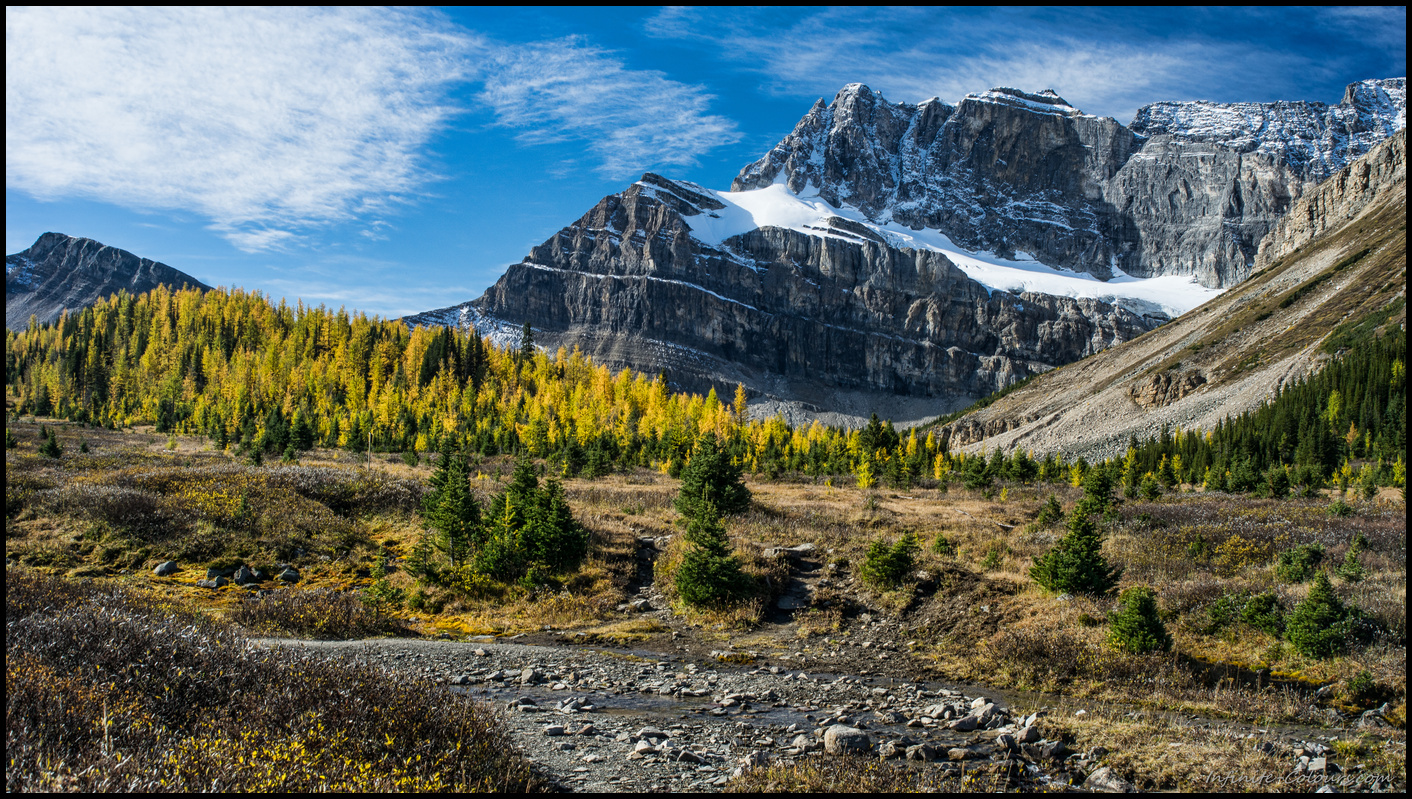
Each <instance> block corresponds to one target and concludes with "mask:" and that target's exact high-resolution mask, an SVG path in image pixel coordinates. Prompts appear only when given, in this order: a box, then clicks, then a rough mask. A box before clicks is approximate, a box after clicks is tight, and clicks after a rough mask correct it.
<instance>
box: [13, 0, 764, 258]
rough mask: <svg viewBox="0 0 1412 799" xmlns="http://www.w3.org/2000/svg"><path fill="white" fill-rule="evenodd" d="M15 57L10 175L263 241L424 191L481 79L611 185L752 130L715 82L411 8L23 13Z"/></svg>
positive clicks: (34, 189) (514, 113)
mask: <svg viewBox="0 0 1412 799" xmlns="http://www.w3.org/2000/svg"><path fill="white" fill-rule="evenodd" d="M5 66H6V76H5V162H6V164H5V166H6V168H5V175H6V186H7V187H9V188H14V189H18V190H21V191H24V192H26V193H28V194H30V195H32V196H35V197H38V198H40V199H60V198H73V197H84V198H90V199H97V200H101V201H105V202H109V203H113V204H117V205H121V206H123V207H127V208H133V209H142V210H161V211H172V210H181V211H190V212H194V213H197V214H200V215H201V216H203V217H205V218H206V219H208V220H209V223H210V227H211V228H212V229H213V230H215V231H217V232H218V233H219V234H220V235H222V236H224V237H225V238H226V239H227V240H229V241H230V242H231V243H233V244H234V245H235V246H237V247H239V248H241V249H243V250H247V251H258V250H268V249H278V248H281V247H287V246H290V245H292V244H293V243H295V242H297V241H299V240H300V239H301V237H303V236H304V235H305V234H306V233H307V232H308V231H309V230H311V229H315V228H318V227H320V226H324V225H327V224H329V223H336V222H344V221H348V220H361V219H363V218H365V217H370V216H375V215H378V214H384V213H386V212H387V211H389V210H392V209H393V208H395V207H396V206H400V205H403V204H405V203H407V202H410V201H414V200H416V199H418V198H419V197H421V196H423V195H424V193H425V191H426V187H427V186H428V185H429V184H430V183H431V182H432V181H434V180H436V179H437V178H438V176H437V175H436V174H435V173H434V170H433V167H432V166H431V165H430V160H429V158H428V154H427V149H428V146H429V142H430V141H431V140H432V138H433V137H434V136H436V135H437V134H439V133H441V132H443V131H445V130H446V129H447V127H448V124H449V123H450V121H451V120H452V118H453V117H454V116H455V115H457V114H459V113H463V112H465V111H468V110H470V109H467V108H464V107H461V106H459V105H458V104H457V103H456V102H455V100H454V96H455V95H456V94H458V93H459V94H464V91H463V90H464V89H465V88H466V87H469V86H474V85H475V84H476V83H480V84H482V86H483V89H482V90H481V92H480V95H481V96H480V99H481V100H482V101H483V102H484V103H485V104H486V105H487V106H488V107H489V108H490V109H491V110H492V111H493V113H494V115H495V120H496V122H497V123H499V124H502V125H506V126H510V127H513V128H515V129H518V130H520V131H522V133H521V134H520V139H521V140H522V141H523V142H524V143H525V144H526V145H534V144H536V143H544V142H548V141H552V140H556V139H557V140H573V141H579V142H582V143H583V146H584V151H585V155H586V156H587V160H588V161H589V162H590V163H591V164H592V168H595V169H597V170H599V171H601V172H603V173H606V174H608V175H611V176H614V177H619V176H625V175H628V174H631V173H633V172H635V171H641V170H642V169H644V168H646V167H648V166H652V165H655V164H670V163H674V164H690V163H692V162H693V161H694V160H695V159H696V158H697V157H698V156H699V155H701V154H702V153H703V152H705V151H706V150H708V149H710V148H711V147H714V146H717V145H719V144H723V143H728V142H730V141H734V140H735V139H734V137H735V136H737V135H738V134H737V133H736V132H735V126H734V124H733V123H732V122H730V121H729V120H726V119H724V118H722V117H719V116H715V115H712V114H710V113H708V112H707V106H708V104H709V102H710V99H711V98H710V96H709V95H707V94H706V93H705V92H704V91H703V90H701V88H700V87H696V86H688V85H684V84H680V83H676V82H673V81H671V80H668V79H667V78H665V77H664V76H663V75H661V74H660V73H657V72H644V71H633V70H630V69H628V68H626V67H625V66H624V65H623V63H622V62H621V61H619V60H617V59H616V58H614V57H613V56H612V54H611V53H607V52H604V51H601V50H599V49H596V48H594V47H592V46H591V45H589V44H587V43H585V42H582V41H579V40H566V41H558V42H552V43H544V44H530V45H527V46H526V45H517V46H510V45H508V44H505V43H499V42H495V41H492V40H489V39H487V38H486V37H483V36H481V35H479V34H477V33H475V32H473V31H468V30H465V29H463V28H458V27H456V26H454V25H452V24H450V23H449V22H447V21H446V20H444V19H443V18H441V17H440V16H438V15H435V14H430V13H423V12H415V11H400V10H387V9H361V8H334V9H310V8H262V9H248V8H247V9H217V8H143V9H133V8H111V9H110V8H100V9H92V8H90V9H72V8H35V9H17V8H7V9H6V12H5ZM364 235H365V237H367V238H370V239H375V238H376V237H377V236H378V235H379V234H378V229H377V227H376V226H373V227H371V228H368V229H366V230H365V233H364Z"/></svg>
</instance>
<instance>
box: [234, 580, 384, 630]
mask: <svg viewBox="0 0 1412 799" xmlns="http://www.w3.org/2000/svg"><path fill="white" fill-rule="evenodd" d="M230 620H231V621H233V622H235V623H236V624H239V625H240V626H242V627H244V628H246V629H248V630H250V631H252V632H256V633H260V634H264V635H295V636H308V637H311V638H322V639H350V638H367V637H369V636H375V635H391V634H408V633H410V632H411V631H410V630H408V629H407V628H406V627H405V626H404V624H403V623H402V622H401V621H399V620H397V619H395V618H392V617H390V616H385V615H383V614H381V613H379V612H378V611H377V609H376V608H375V607H370V606H369V605H368V604H365V603H364V602H363V601H361V599H360V598H359V597H358V596H357V595H355V594H350V593H344V592H342V591H333V590H330V589H327V588H315V589H309V590H299V589H292V588H287V589H281V590H278V591H274V592H272V593H269V594H265V595H264V596H261V597H250V598H247V599H245V600H244V601H243V602H241V603H240V604H239V605H238V606H236V608H235V609H234V610H232V611H231V613H230Z"/></svg>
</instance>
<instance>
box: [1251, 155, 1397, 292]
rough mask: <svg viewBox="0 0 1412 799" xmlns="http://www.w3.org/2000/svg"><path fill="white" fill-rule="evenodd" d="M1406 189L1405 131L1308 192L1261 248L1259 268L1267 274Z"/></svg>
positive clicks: (1280, 222) (1256, 266) (1257, 267)
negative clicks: (1279, 262) (1272, 266)
mask: <svg viewBox="0 0 1412 799" xmlns="http://www.w3.org/2000/svg"><path fill="white" fill-rule="evenodd" d="M1406 184H1407V130H1406V128H1404V129H1402V130H1400V131H1398V132H1397V133H1395V134H1393V135H1392V137H1390V138H1389V139H1387V140H1386V141H1384V142H1383V143H1382V144H1379V145H1378V146H1377V147H1375V148H1373V150H1372V151H1371V152H1369V153H1368V155H1367V157H1365V158H1361V159H1359V160H1358V161H1356V162H1355V163H1353V164H1352V165H1350V167H1349V168H1348V169H1346V170H1344V171H1342V172H1339V173H1338V174H1336V175H1334V176H1333V177H1332V178H1330V179H1329V180H1327V181H1325V182H1324V183H1323V184H1321V185H1320V186H1319V187H1318V188H1316V189H1314V190H1312V191H1310V192H1307V193H1306V194H1305V195H1304V196H1303V197H1301V198H1300V200H1299V202H1298V203H1296V204H1295V206H1294V208H1292V209H1290V212H1289V213H1288V214H1286V215H1285V216H1284V218H1282V219H1281V220H1280V221H1279V224H1277V225H1276V226H1275V229H1274V230H1272V231H1271V232H1270V235H1268V236H1266V237H1265V238H1264V240H1263V241H1261V242H1260V252H1259V254H1258V255H1257V257H1256V259H1255V268H1256V269H1257V270H1259V269H1263V268H1265V267H1267V266H1269V265H1270V264H1272V263H1274V262H1275V261H1277V260H1279V259H1280V258H1283V257H1284V256H1286V255H1288V254H1289V253H1291V252H1293V251H1294V250H1295V249H1297V248H1299V247H1302V246H1304V245H1305V244H1307V243H1308V242H1310V241H1312V240H1313V239H1314V238H1316V237H1318V236H1319V235H1321V234H1322V233H1324V232H1325V231H1329V230H1334V229H1337V228H1339V227H1342V226H1343V225H1345V224H1347V223H1348V222H1349V220H1352V219H1355V218H1357V217H1358V216H1359V215H1360V214H1362V213H1363V211H1364V210H1365V209H1367V207H1368V206H1369V205H1370V204H1371V203H1374V202H1377V201H1380V200H1382V199H1383V198H1385V197H1386V195H1387V192H1388V191H1390V190H1397V189H1399V188H1400V187H1402V186H1406Z"/></svg>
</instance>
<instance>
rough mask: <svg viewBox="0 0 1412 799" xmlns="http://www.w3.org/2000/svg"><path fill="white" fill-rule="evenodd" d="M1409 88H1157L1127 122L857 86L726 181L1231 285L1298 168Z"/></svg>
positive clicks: (1311, 173) (1370, 141)
mask: <svg viewBox="0 0 1412 799" xmlns="http://www.w3.org/2000/svg"><path fill="white" fill-rule="evenodd" d="M1404 86H1405V80H1403V79H1401V78H1397V79H1390V80H1382V81H1363V82H1361V83H1357V84H1353V85H1351V86H1350V87H1349V88H1348V91H1347V92H1346V93H1345V98H1344V102H1343V103H1341V104H1339V105H1337V106H1328V105H1325V104H1323V103H1235V104H1216V103H1158V104H1155V105H1151V106H1146V107H1144V108H1143V109H1142V110H1140V111H1139V112H1138V115H1137V117H1136V119H1135V120H1134V123H1133V126H1132V127H1131V128H1127V127H1124V126H1122V125H1121V124H1119V123H1118V122H1117V121H1116V120H1113V119H1109V118H1101V117H1096V116H1092V115H1089V114H1084V113H1082V112H1081V111H1079V110H1078V109H1076V108H1074V107H1073V106H1071V105H1069V104H1068V103H1067V102H1065V101H1064V100H1063V98H1061V97H1060V96H1059V95H1057V94H1055V93H1054V92H1053V91H1048V90H1047V91H1044V92H1040V93H1038V94H1031V93H1027V92H1023V91H1019V90H1016V89H1003V88H1002V89H992V90H990V91H988V92H981V93H978V94H973V95H969V96H967V97H966V98H965V99H963V100H962V101H961V102H960V103H959V104H958V105H956V106H955V107H952V106H949V105H947V104H946V103H943V102H941V101H940V100H929V101H927V102H924V103H921V104H920V105H910V104H907V103H890V102H888V101H886V100H885V99H884V98H883V97H882V95H881V94H879V93H877V92H874V91H872V90H870V89H868V88H867V87H866V86H863V85H861V84H851V85H849V86H846V87H844V89H843V90H842V91H840V92H839V93H838V95H837V96H836V97H835V98H834V101H833V103H831V104H829V105H824V103H823V101H820V102H818V103H816V104H815V105H814V107H813V108H812V109H810V111H809V113H807V114H806V115H805V116H804V118H803V119H801V120H800V122H799V124H798V125H797V126H796V127H795V129H794V131H793V132H792V133H791V134H790V135H789V136H787V137H785V139H784V140H783V141H781V142H780V144H779V145H777V146H776V147H775V148H774V149H772V150H771V151H770V152H769V153H767V154H766V155H765V156H764V157H763V158H761V159H760V160H759V161H756V162H755V163H753V164H751V165H749V166H747V167H746V168H745V169H743V170H742V171H741V173H740V174H739V176H737V177H736V179H735V181H734V183H733V184H732V188H733V189H734V190H742V189H750V188H760V187H762V186H767V185H770V184H772V183H776V182H783V183H785V184H786V185H788V186H789V188H790V189H791V190H792V191H794V192H796V193H799V192H805V191H815V190H816V191H817V192H818V193H819V196H820V197H822V198H823V199H825V200H826V201H828V202H829V203H830V204H833V205H835V206H841V205H845V204H846V205H850V206H852V207H855V208H858V209H859V210H861V211H863V212H864V213H865V214H866V215H867V216H868V218H869V219H871V220H873V221H876V222H889V221H893V222H897V223H900V224H904V225H908V226H910V227H913V228H914V229H917V228H924V227H925V228H932V229H935V230H939V231H941V232H942V233H945V234H946V235H947V236H948V237H950V238H951V239H952V240H953V241H955V242H957V243H958V244H961V245H962V246H964V247H967V248H969V249H973V250H987V251H991V252H995V253H998V254H1001V255H1003V256H1006V257H1013V256H1014V255H1015V254H1016V253H1021V252H1023V253H1029V254H1031V255H1033V256H1034V257H1036V258H1037V259H1038V260H1039V261H1041V262H1043V263H1045V264H1048V265H1051V266H1058V267H1064V268H1068V269H1074V270H1077V271H1082V272H1088V273H1090V274H1093V275H1096V276H1099V277H1102V278H1107V277H1109V276H1111V275H1112V270H1113V269H1114V268H1117V269H1120V270H1121V271H1123V272H1125V273H1127V274H1129V275H1134V276H1138V277H1150V276H1156V275H1172V274H1176V275H1193V276H1195V277H1196V278H1197V279H1199V280H1200V281H1201V282H1202V284H1203V285H1206V286H1212V287H1227V286H1231V285H1235V284H1236V283H1239V282H1240V281H1241V280H1243V279H1244V278H1245V277H1246V276H1247V275H1248V274H1249V272H1250V267H1251V263H1252V261H1253V259H1254V256H1255V252H1256V247H1257V246H1258V244H1259V242H1260V240H1261V239H1262V238H1263V237H1264V236H1265V234H1266V233H1268V232H1269V230H1270V229H1271V228H1272V227H1273V225H1274V224H1275V222H1276V220H1278V219H1279V217H1280V216H1282V215H1283V214H1284V213H1285V212H1286V211H1287V210H1288V209H1289V207H1290V205H1291V203H1292V202H1293V201H1294V200H1295V199H1297V198H1298V197H1299V195H1300V193H1301V192H1302V190H1303V189H1304V187H1305V186H1306V184H1308V183H1309V182H1311V181H1317V180H1321V179H1323V178H1324V177H1325V176H1327V175H1328V174H1330V173H1332V172H1336V171H1337V170H1338V169H1341V168H1342V167H1343V166H1345V165H1346V164H1348V163H1349V162H1351V161H1352V160H1354V159H1355V158H1357V157H1358V156H1360V155H1362V154H1363V153H1365V152H1367V151H1368V150H1369V149H1371V147H1373V146H1376V144H1377V143H1378V142H1379V141H1381V140H1383V139H1384V138H1386V137H1387V136H1389V135H1391V134H1392V133H1393V132H1395V131H1396V130H1398V129H1402V128H1405V127H1406V96H1405V91H1404V88H1403V87H1404Z"/></svg>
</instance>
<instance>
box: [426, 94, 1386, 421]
mask: <svg viewBox="0 0 1412 799" xmlns="http://www.w3.org/2000/svg"><path fill="white" fill-rule="evenodd" d="M1404 85H1405V82H1404V81H1402V80H1401V79H1398V80H1392V81H1368V82H1364V83H1360V84H1354V85H1353V86H1351V87H1350V88H1349V90H1348V92H1347V93H1346V97H1345V102H1344V103H1341V104H1340V105H1338V106H1325V105H1322V104H1317V103H1285V104H1279V103H1272V104H1240V105H1231V106H1217V105H1214V104H1209V103H1205V104H1202V103H1181V104H1159V106H1149V107H1147V108H1144V109H1143V110H1142V111H1141V112H1139V114H1138V120H1137V122H1135V124H1134V126H1133V127H1124V126H1123V125H1121V124H1119V123H1118V122H1117V121H1115V120H1113V119H1108V118H1100V117H1096V116H1092V115H1089V114H1084V113H1083V112H1081V111H1079V110H1078V109H1076V108H1074V107H1073V106H1071V105H1069V104H1068V103H1067V102H1065V101H1064V100H1063V98H1061V97H1060V96H1059V95H1057V94H1056V93H1054V92H1052V91H1045V92H1040V93H1038V94H1033V93H1027V92H1022V91H1018V90H1015V89H994V90H991V91H988V92H981V93H978V94H973V95H969V96H967V97H966V98H965V99H963V100H962V101H961V102H960V103H959V104H957V105H956V106H950V105H948V104H946V103H943V102H941V101H939V100H930V101H927V102H924V103H921V104H919V105H911V104H907V103H891V102H888V101H887V100H885V99H884V98H883V97H882V95H880V94H879V93H877V92H874V91H872V90H870V89H868V88H867V87H865V86H862V85H860V84H852V85H849V86H846V87H844V89H843V90H842V91H840V92H839V93H838V95H837V96H836V97H835V98H834V100H833V102H832V103H830V104H827V105H826V104H824V103H823V101H822V100H821V101H819V102H818V103H816V104H815V105H814V107H813V108H811V109H810V110H809V112H808V113H806V114H805V115H804V117H803V119H801V120H800V122H799V124H798V125H797V126H796V127H795V129H794V131H793V132H791V133H790V134H789V135H788V136H787V137H785V139H784V140H783V141H782V142H781V143H780V144H779V145H778V146H776V147H775V148H774V149H772V150H771V151H770V152H769V153H767V154H766V155H765V156H764V157H763V158H761V159H760V160H758V161H756V162H755V163H753V164H751V165H749V166H747V167H746V168H745V169H743V170H742V171H741V172H740V174H739V176H737V177H736V179H735V180H734V182H733V184H732V190H731V191H730V192H716V191H712V190H709V189H706V188H704V187H701V186H697V185H695V184H690V183H687V182H684V181H673V180H669V179H667V178H663V177H660V176H657V175H652V174H648V175H645V176H644V177H643V178H642V180H641V181H639V182H638V183H636V184H634V185H633V186H631V187H629V188H628V189H627V190H626V191H624V192H622V193H620V194H615V195H612V196H610V197H607V198H605V199H604V200H602V201H601V202H600V203H599V204H598V205H597V206H596V207H594V209H593V210H591V211H590V212H589V213H588V214H586V215H584V216H583V217H582V218H581V219H579V220H578V221H577V222H575V223H574V224H573V225H570V226H568V227H566V228H564V229H563V230H561V231H560V232H559V233H558V234H557V235H555V236H554V237H553V238H551V239H550V240H548V241H546V242H545V243H544V244H542V245H540V246H538V247H536V248H534V250H533V251H532V252H531V253H530V254H529V256H527V257H526V258H525V260H524V261H523V262H522V263H520V264H515V265H513V266H511V267H510V268H509V269H508V270H507V271H506V273H505V275H504V277H502V278H501V279H500V281H498V282H497V283H496V284H495V285H494V286H493V287H491V288H490V289H489V290H487V291H486V293H485V295H484V296H482V297H481V298H480V299H479V300H476V301H474V302H471V303H465V304H462V305H459V306H454V307H452V308H446V309H442V310H440V311H433V312H428V313H425V314H419V315H417V316H413V317H408V318H407V320H406V321H407V322H408V323H409V324H432V323H447V324H461V325H474V326H476V327H477V328H479V329H480V330H481V331H482V332H484V333H490V334H492V335H499V336H503V337H504V338H506V339H512V337H513V336H514V335H515V332H516V331H517V329H518V327H519V326H520V325H521V324H522V323H523V322H525V321H528V322H530V323H531V325H533V326H534V328H535V329H536V331H538V332H537V337H538V341H539V342H540V343H541V344H544V345H546V346H549V347H551V348H553V347H556V346H560V345H563V346H570V347H572V346H578V347H580V348H582V349H583V350H584V351H585V352H586V353H589V354H591V355H593V356H594V357H595V358H596V359H598V360H599V361H600V362H603V363H607V364H609V365H611V366H612V367H613V368H619V367H631V368H634V369H639V370H642V371H646V372H649V373H654V372H665V373H666V374H667V376H668V377H669V379H671V380H672V381H673V382H675V383H676V384H677V385H678V386H680V387H682V388H688V389H693V390H702V389H704V388H705V387H707V386H709V385H715V386H729V385H732V384H734V383H736V382H741V383H744V384H745V385H746V386H747V387H749V388H751V389H752V390H753V391H754V392H755V393H756V394H757V395H758V394H763V395H766V397H773V398H777V399H780V400H783V401H787V402H794V403H796V404H797V405H798V407H799V408H801V409H803V410H805V411H809V412H817V411H819V410H821V409H822V410H846V411H847V410H849V409H848V408H845V406H852V411H851V412H856V413H857V415H860V416H863V417H866V416H867V414H868V413H869V412H870V411H872V410H879V412H883V413H887V414H890V415H893V416H894V417H895V418H902V419H907V418H912V419H916V418H919V417H921V416H925V415H935V414H936V413H938V412H944V411H945V410H948V409H950V408H952V407H958V406H961V405H964V404H966V402H967V401H969V400H970V399H972V398H975V397H978V396H981V395H983V394H985V393H987V392H989V391H990V390H992V389H994V388H999V387H1003V386H1005V385H1008V384H1009V383H1011V382H1013V381H1015V380H1017V379H1020V378H1023V377H1027V376H1030V375H1033V374H1037V373H1039V372H1042V371H1045V370H1047V369H1050V368H1052V367H1055V366H1058V365H1061V364H1064V363H1068V362H1071V361H1073V360H1076V359H1078V358H1081V357H1084V356H1085V355H1088V354H1091V353H1094V352H1097V351H1099V350H1102V349H1104V348H1106V347H1109V346H1112V345H1113V344H1116V343H1120V342H1122V341H1127V340H1130V339H1132V338H1134V337H1135V336H1137V335H1139V334H1141V333H1143V332H1145V331H1147V330H1150V329H1152V328H1153V327H1154V326H1156V325H1158V324H1160V323H1162V322H1165V321H1167V320H1168V319H1169V318H1171V317H1173V316H1176V315H1177V314H1180V313H1183V312H1185V311H1186V310H1188V309H1190V308H1193V307H1195V306H1196V305H1199V304H1200V302H1201V301H1204V300H1205V299H1208V298H1209V297H1211V296H1214V295H1215V294H1216V293H1218V292H1217V291H1208V292H1207V293H1205V294H1203V293H1201V292H1202V289H1201V288H1200V286H1197V285H1195V284H1194V283H1193V282H1192V281H1193V280H1195V281H1199V283H1200V284H1201V285H1204V286H1207V287H1213V288H1218V289H1219V288H1224V287H1228V286H1231V285H1235V284H1237V283H1239V282H1240V281H1241V280H1243V279H1244V278H1245V277H1246V276H1247V275H1248V274H1249V272H1250V269H1251V268H1252V265H1253V263H1254V260H1255V256H1256V251H1257V245H1258V244H1259V242H1260V240H1261V239H1262V238H1263V237H1264V236H1265V234H1266V233H1267V232H1268V231H1269V230H1270V229H1272V228H1273V227H1274V226H1275V224H1276V222H1277V221H1278V220H1279V218H1280V217H1281V216H1282V215H1283V214H1284V213H1285V212H1286V211H1287V210H1288V209H1289V208H1290V207H1291V204H1292V203H1294V202H1295V201H1296V200H1297V199H1298V198H1299V196H1300V195H1301V194H1302V193H1303V192H1304V190H1305V189H1306V187H1307V186H1312V185H1313V183H1312V182H1311V180H1312V177H1311V176H1315V175H1318V174H1320V173H1319V170H1323V169H1327V168H1331V167H1333V166H1335V165H1337V166H1342V165H1344V164H1346V163H1347V162H1348V161H1349V160H1351V159H1352V157H1353V156H1354V155H1355V154H1356V153H1357V152H1358V150H1359V148H1365V149H1366V146H1369V145H1370V144H1375V143H1376V142H1377V141H1379V140H1381V139H1382V138H1385V137H1386V135H1387V134H1388V133H1389V132H1390V131H1391V130H1393V129H1396V128H1397V127H1399V126H1404V127H1405V93H1404V92H1403V89H1402V87H1403V86H1404ZM1228 112H1229V113H1228ZM1257 112H1258V113H1257ZM1260 114H1264V115H1265V116H1264V117H1262V118H1263V119H1265V120H1266V122H1265V123H1264V124H1263V125H1262V126H1259V127H1258V129H1255V128H1254V127H1252V126H1254V124H1255V123H1254V122H1252V120H1255V119H1256V118H1257V117H1258V116H1259V115H1260ZM1270 120H1275V121H1276V122H1277V123H1278V124H1273V123H1271V122H1270ZM1237 121H1238V122H1239V124H1236V122H1237ZM1223 125H1224V127H1223ZM1241 125H1244V126H1245V127H1241ZM1305 134H1308V135H1307V136H1305ZM1316 134H1317V135H1316ZM1301 136H1304V138H1301ZM1301 142H1303V143H1304V144H1300V143H1301ZM1297 144H1300V146H1296V145H1297ZM1304 145H1308V146H1304ZM1300 147H1303V149H1300ZM1296 152H1298V153H1302V154H1304V155H1303V156H1301V157H1302V159H1303V160H1298V162H1297V163H1296V159H1295V158H1294V154H1295V153H1296ZM1305 156H1307V157H1305ZM1112 278H1118V279H1117V280H1112V282H1108V283H1104V282H1101V281H1104V280H1110V279H1112ZM1133 278H1138V279H1137V280H1134V279H1133ZM1149 279H1150V280H1149ZM882 397H889V398H893V399H891V400H889V403H890V404H889V403H884V404H883V405H881V406H879V405H878V404H877V402H878V400H879V398H882ZM898 397H903V398H914V399H915V400H916V401H915V402H901V401H898V400H896V399H895V398H898ZM899 403H900V404H899ZM869 406H872V407H869ZM836 421H846V419H837V420H836Z"/></svg>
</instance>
